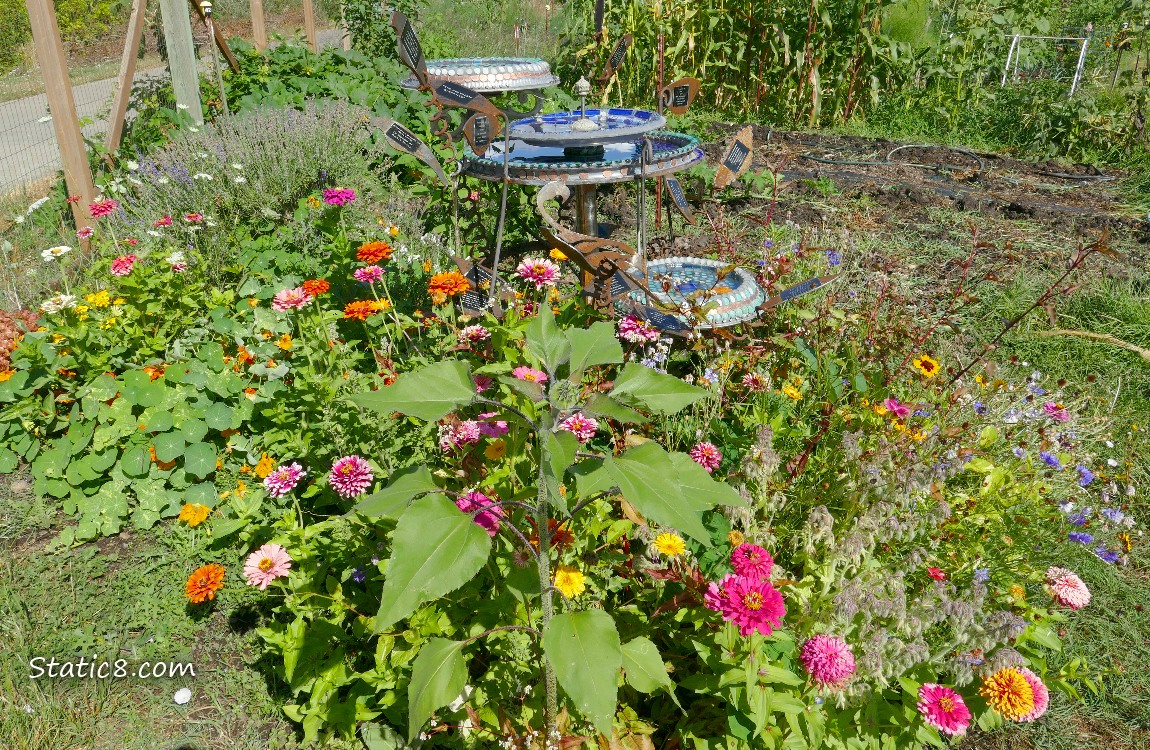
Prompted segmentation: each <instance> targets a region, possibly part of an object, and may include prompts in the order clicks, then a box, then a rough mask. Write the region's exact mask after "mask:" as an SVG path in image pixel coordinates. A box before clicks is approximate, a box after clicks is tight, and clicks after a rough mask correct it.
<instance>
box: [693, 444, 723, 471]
mask: <svg viewBox="0 0 1150 750" xmlns="http://www.w3.org/2000/svg"><path fill="white" fill-rule="evenodd" d="M691 460H692V461H694V462H695V463H697V464H698V465H699V466H702V467H703V468H704V469H706V470H707V473H708V474H709V473H711V472H712V471H714V470H715V469H717V468H719V464H720V463H722V461H723V454H722V453H720V452H719V449H718V447H717V446H716V445H715V444H714V443H699V444H698V445H696V446H695V447H694V448H692V449H691Z"/></svg>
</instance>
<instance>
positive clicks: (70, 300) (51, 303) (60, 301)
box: [40, 294, 76, 313]
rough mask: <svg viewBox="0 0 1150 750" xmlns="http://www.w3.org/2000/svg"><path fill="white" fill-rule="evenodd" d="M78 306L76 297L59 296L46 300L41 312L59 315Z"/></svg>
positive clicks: (70, 295) (69, 295)
mask: <svg viewBox="0 0 1150 750" xmlns="http://www.w3.org/2000/svg"><path fill="white" fill-rule="evenodd" d="M75 306H76V297H75V295H72V294H57V295H56V296H55V297H52V298H51V299H46V300H44V302H43V303H42V304H41V305H40V310H41V311H42V312H46V313H58V312H60V311H61V310H66V309H68V308H70V307H75Z"/></svg>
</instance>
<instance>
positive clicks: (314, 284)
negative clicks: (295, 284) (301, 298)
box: [301, 279, 331, 297]
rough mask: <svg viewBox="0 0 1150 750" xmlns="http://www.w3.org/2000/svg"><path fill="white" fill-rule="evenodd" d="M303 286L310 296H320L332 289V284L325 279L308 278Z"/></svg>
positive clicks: (305, 292)
mask: <svg viewBox="0 0 1150 750" xmlns="http://www.w3.org/2000/svg"><path fill="white" fill-rule="evenodd" d="M301 288H302V289H303V291H304V294H306V295H308V296H309V297H318V296H320V295H321V294H327V293H328V292H329V291H331V284H329V283H328V282H327V281H325V280H324V279H308V280H307V281H305V282H304V283H303V287H301Z"/></svg>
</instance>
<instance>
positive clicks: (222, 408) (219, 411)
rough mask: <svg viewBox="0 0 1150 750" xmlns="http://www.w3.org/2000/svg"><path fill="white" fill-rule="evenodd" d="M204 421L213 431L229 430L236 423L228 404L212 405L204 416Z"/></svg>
mask: <svg viewBox="0 0 1150 750" xmlns="http://www.w3.org/2000/svg"><path fill="white" fill-rule="evenodd" d="M204 421H205V422H207V424H208V427H211V428H212V429H213V430H221V431H222V430H229V429H231V428H232V423H233V421H234V417H233V414H232V409H231V407H230V406H228V405H227V404H220V403H216V404H212V405H211V406H210V407H208V411H207V413H206V414H205V415H204Z"/></svg>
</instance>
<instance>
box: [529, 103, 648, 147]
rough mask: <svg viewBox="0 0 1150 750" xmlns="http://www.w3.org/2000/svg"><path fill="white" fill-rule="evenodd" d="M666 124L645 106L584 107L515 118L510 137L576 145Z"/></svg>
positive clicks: (633, 137) (629, 136) (629, 137)
mask: <svg viewBox="0 0 1150 750" xmlns="http://www.w3.org/2000/svg"><path fill="white" fill-rule="evenodd" d="M666 124H667V120H666V118H664V117H663V116H662V115H661V114H659V113H658V112H652V111H650V110H645V109H624V108H622V107H619V108H612V109H588V110H586V112H583V111H575V112H554V113H552V114H549V115H535V116H534V117H525V118H523V119H522V120H516V121H515V122H513V123H511V137H512V138H516V139H518V140H521V141H523V142H524V143H529V144H531V145H533V146H555V147H558V148H578V147H585V146H598V145H603V144H607V143H618V142H622V141H637V140H638V138H639V136H641V135H643V134H644V133H649V132H651V131H654V130H660V129H661V128H663V127H664V126H665V125H666Z"/></svg>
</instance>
